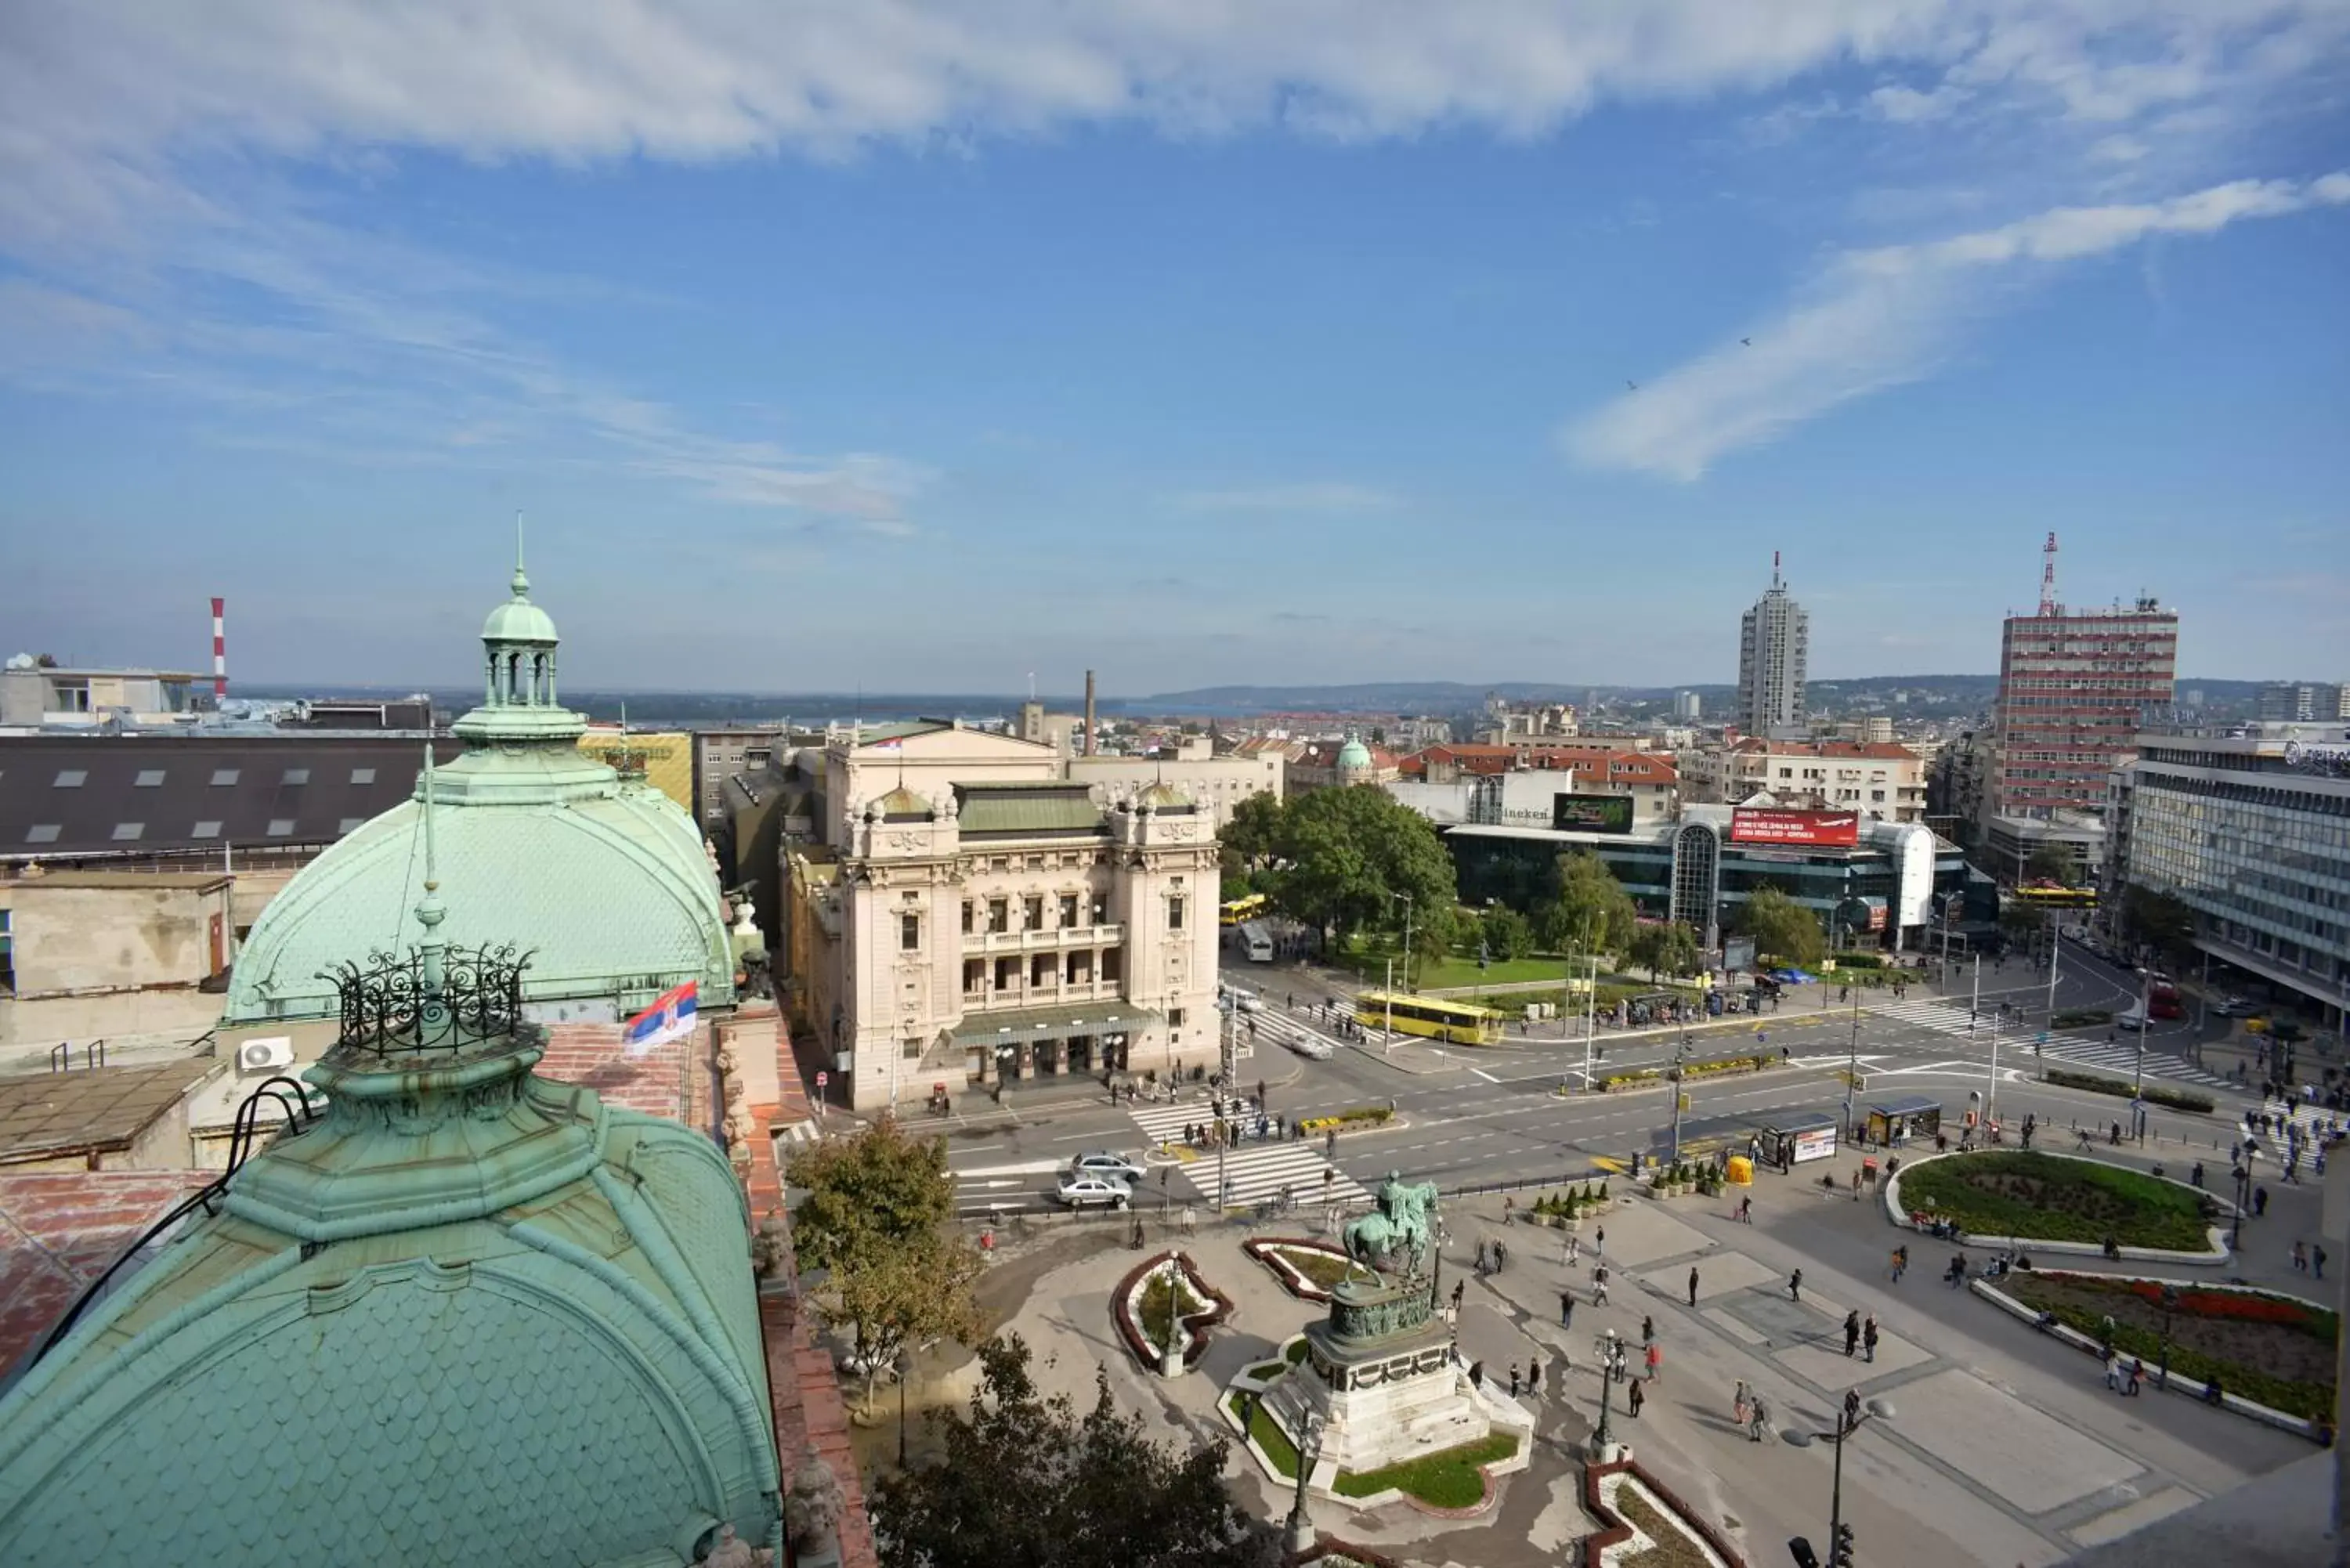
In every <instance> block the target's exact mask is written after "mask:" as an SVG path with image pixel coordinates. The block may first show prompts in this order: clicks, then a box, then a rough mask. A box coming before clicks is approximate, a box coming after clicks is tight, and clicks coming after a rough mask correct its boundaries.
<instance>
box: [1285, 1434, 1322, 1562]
mask: <svg viewBox="0 0 2350 1568" xmlns="http://www.w3.org/2000/svg"><path fill="white" fill-rule="evenodd" d="M1297 1438H1298V1442H1297V1492H1296V1495H1295V1497H1294V1498H1293V1499H1292V1500H1291V1501H1290V1504H1289V1550H1290V1551H1292V1552H1308V1551H1311V1550H1312V1549H1313V1546H1314V1521H1312V1520H1310V1519H1308V1518H1307V1517H1306V1516H1305V1485H1306V1482H1307V1481H1308V1480H1311V1479H1312V1477H1313V1475H1314V1466H1315V1463H1316V1462H1317V1461H1318V1460H1319V1459H1321V1457H1322V1423H1321V1421H1320V1420H1318V1419H1317V1418H1315V1417H1314V1416H1312V1415H1311V1414H1308V1415H1307V1416H1305V1417H1304V1418H1303V1420H1302V1422H1301V1424H1300V1426H1299V1429H1298V1434H1297Z"/></svg>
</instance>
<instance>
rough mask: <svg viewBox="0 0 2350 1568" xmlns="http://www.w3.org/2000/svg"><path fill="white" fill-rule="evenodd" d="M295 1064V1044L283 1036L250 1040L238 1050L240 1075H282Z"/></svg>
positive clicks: (237, 1064) (237, 1066)
mask: <svg viewBox="0 0 2350 1568" xmlns="http://www.w3.org/2000/svg"><path fill="white" fill-rule="evenodd" d="M293 1064H294V1042H293V1041H292V1040H290V1039H288V1038H287V1037H286V1036H285V1035H283V1034H276V1035H272V1036H270V1037H269V1038H267V1039H263V1040H248V1041H246V1042H245V1043H244V1044H242V1045H240V1046H238V1047H237V1048H236V1070H237V1072H238V1073H239V1074H254V1073H280V1072H284V1071H285V1070H286V1068H288V1067H291V1066H292V1065H293Z"/></svg>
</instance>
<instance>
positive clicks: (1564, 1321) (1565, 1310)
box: [1453, 1285, 1575, 1328]
mask: <svg viewBox="0 0 2350 1568" xmlns="http://www.w3.org/2000/svg"><path fill="white" fill-rule="evenodd" d="M1453 1299H1454V1300H1455V1301H1458V1300H1460V1299H1461V1298H1460V1287H1459V1286H1457V1285H1456V1286H1454V1287H1453ZM1558 1326H1559V1327H1561V1328H1573V1327H1574V1326H1575V1293H1574V1292H1573V1291H1561V1292H1559V1293H1558Z"/></svg>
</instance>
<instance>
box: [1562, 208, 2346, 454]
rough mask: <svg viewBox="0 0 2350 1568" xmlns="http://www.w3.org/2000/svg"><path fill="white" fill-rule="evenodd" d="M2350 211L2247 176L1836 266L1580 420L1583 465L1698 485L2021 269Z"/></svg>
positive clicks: (1923, 346) (1928, 358) (1977, 305)
mask: <svg viewBox="0 0 2350 1568" xmlns="http://www.w3.org/2000/svg"><path fill="white" fill-rule="evenodd" d="M2345 203H2350V173H2335V174H2327V175H2324V176H2323V177H2322V178H2319V179H2315V180H2312V181H2309V182H2305V183H2297V182H2292V181H2283V180H2240V181H2235V182H2230V183H2228V184H2224V185H2214V186H2211V187H2210V188H2209V189H2207V190H2202V191H2197V192H2192V193H2190V194H2189V195H2184V196H2178V197H2174V198H2172V199H2171V200H2169V201H2167V202H2135V203H2120V204H2114V205H2108V206H2102V207H2062V208H2056V209H2054V210H2051V211H2049V212H2045V213H2038V214H2036V215H2034V216H2033V217H2029V218H2025V219H2022V220H2020V221H2018V222H2016V223H2006V224H2002V225H2001V226H2000V227H1998V228H1993V229H1984V230H1981V231H1979V232H1977V233H1973V234H1958V235H1954V236H1951V237H1950V238H1947V239H1941V240H1936V241H1932V242H1929V243H1926V244H1911V245H1885V246H1880V247H1877V249H1874V250H1866V251H1858V252H1853V253H1849V254H1845V255H1843V256H1840V257H1838V258H1837V259H1836V260H1835V261H1834V262H1832V263H1831V264H1830V265H1828V266H1827V267H1826V268H1825V270H1824V271H1823V273H1822V274H1821V275H1820V276H1819V278H1818V279H1817V280H1815V282H1814V284H1813V286H1811V287H1810V288H1809V289H1808V290H1807V291H1806V292H1805V293H1804V296H1802V297H1801V298H1800V299H1798V300H1797V301H1796V302H1795V303H1794V305H1792V306H1790V307H1789V308H1788V309H1787V310H1786V311H1785V312H1784V313H1783V315H1781V316H1780V317H1777V318H1776V319H1775V320H1773V321H1770V322H1767V323H1765V324H1763V326H1761V327H1754V328H1752V329H1751V330H1748V331H1744V332H1742V333H1740V334H1739V335H1738V336H1737V337H1736V338H1734V339H1733V340H1732V341H1731V342H1729V343H1728V344H1726V345H1724V346H1722V347H1721V348H1715V349H1712V350H1711V351H1710V352H1708V353H1706V354H1703V355H1700V357H1699V358H1695V359H1693V360H1691V361H1690V362H1689V363H1687V364H1685V365H1681V366H1679V367H1677V368H1676V369H1672V370H1670V371H1669V372H1667V373H1666V374H1664V375H1662V376H1659V377H1655V378H1652V379H1649V380H1647V381H1644V382H1643V383H1642V384H1641V385H1640V387H1639V388H1638V389H1637V390H1635V391H1630V392H1627V393H1625V394H1624V395H1623V396H1621V397H1618V398H1616V399H1614V400H1610V401H1609V402H1608V403H1607V405H1606V406H1605V407H1603V408H1601V409H1599V410H1597V411H1596V412H1594V413H1592V414H1590V415H1588V416H1586V417H1585V418H1582V419H1580V420H1577V421H1574V422H1572V423H1571V424H1570V425H1569V426H1568V427H1567V428H1566V429H1565V431H1562V434H1561V439H1562V441H1564V443H1565V448H1566V450H1567V452H1569V453H1570V454H1571V455H1572V456H1573V457H1574V458H1575V460H1576V461H1577V462H1582V463H1584V464H1586V465H1587V466H1590V467H1595V468H1619V469H1630V470H1634V471H1638V472H1649V473H1658V474H1662V475H1665V476H1667V477H1669V478H1673V479H1679V480H1693V479H1696V478H1698V477H1699V476H1700V475H1702V474H1703V473H1704V472H1705V471H1706V470H1707V469H1708V468H1710V467H1711V466H1712V465H1713V464H1714V463H1715V462H1719V461H1720V460H1721V458H1722V457H1723V456H1725V455H1726V454H1728V453H1730V452H1738V451H1742V450H1743V449H1746V448H1749V447H1754V446H1760V445H1763V444H1764V443H1765V442H1768V441H1772V440H1774V439H1776V438H1777V437H1778V436H1780V435H1782V434H1783V433H1784V432H1785V431H1788V430H1791V429H1793V428H1794V427H1795V426H1796V425H1799V424H1802V423H1804V422H1805V421H1810V420H1814V419H1816V418H1818V417H1819V416H1820V415H1822V414H1824V413H1826V412H1827V411H1828V410H1831V409H1834V408H1835V407H1836V406H1837V405H1839V404H1842V403H1846V402H1849V401H1850V400H1853V399H1855V398H1859V397H1865V396H1866V395H1867V394H1869V393H1871V392H1875V391H1879V390H1882V389H1885V388H1887V387H1891V386H1897V385H1898V384H1900V383H1902V382H1905V381H1912V380H1916V379H1919V378H1920V377H1923V376H1926V375H1929V374H1931V373H1932V371H1933V370H1934V369H1935V368H1936V366H1937V365H1938V363H1939V361H1940V359H1941V358H1942V356H1943V355H1944V354H1945V353H1946V352H1947V351H1948V350H1949V349H1950V346H1951V345H1952V343H1953V342H1954V341H1955V340H1956V338H1957V337H1958V335H1959V333H1960V329H1961V328H1962V327H1964V325H1965V324H1966V322H1967V321H1968V320H1969V319H1970V317H1973V316H1975V315H1977V314H1979V313H1981V312H1983V311H1986V310H1990V309H1992V308H1995V307H1996V306H1997V305H1998V303H1999V299H2000V296H2001V291H2002V287H2004V286H2012V283H2013V282H2014V281H2015V280H2014V279H2013V278H2012V276H2011V274H2012V269H2013V268H2015V267H2016V266H2017V265H2019V264H2027V263H2033V262H2037V263H2043V264H2047V263H2057V262H2065V261H2077V260H2079V259H2081V258H2084V257H2087V256H2094V255H2101V254H2106V253H2109V252H2112V251H2116V250H2119V249H2121V248H2123V247H2125V246H2126V245H2130V244H2136V243H2137V242H2138V241H2140V240H2143V239H2146V238H2148V237H2151V236H2155V235H2164V234H2183V235H2194V234H2216V233H2218V232H2219V231H2220V229H2222V228H2225V227H2226V226H2227V225H2229V224H2230V223H2238V222H2241V221H2243V220H2245V219H2248V218H2272V217H2282V216H2284V215H2286V214H2288V213H2298V212H2302V211H2304V210H2306V209H2308V208H2311V207H2314V206H2338V205H2342V204H2345Z"/></svg>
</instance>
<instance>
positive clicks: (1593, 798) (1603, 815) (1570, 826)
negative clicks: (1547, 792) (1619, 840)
mask: <svg viewBox="0 0 2350 1568" xmlns="http://www.w3.org/2000/svg"><path fill="white" fill-rule="evenodd" d="M1550 825H1551V826H1552V827H1554V828H1556V829H1557V830H1558V831H1560V832H1562V833H1629V832H1631V831H1632V797H1631V796H1630V795H1628V794H1555V795H1553V796H1551V799H1550Z"/></svg>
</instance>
